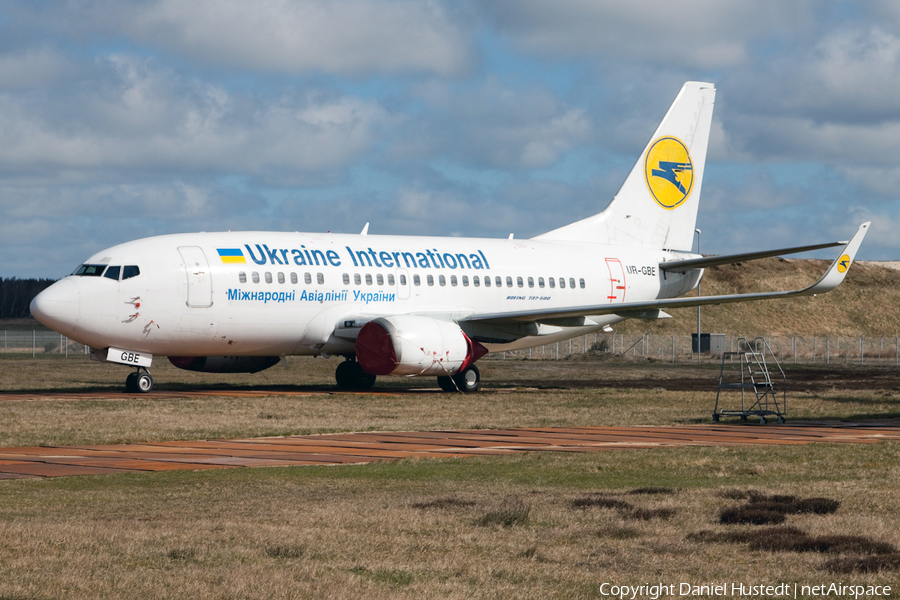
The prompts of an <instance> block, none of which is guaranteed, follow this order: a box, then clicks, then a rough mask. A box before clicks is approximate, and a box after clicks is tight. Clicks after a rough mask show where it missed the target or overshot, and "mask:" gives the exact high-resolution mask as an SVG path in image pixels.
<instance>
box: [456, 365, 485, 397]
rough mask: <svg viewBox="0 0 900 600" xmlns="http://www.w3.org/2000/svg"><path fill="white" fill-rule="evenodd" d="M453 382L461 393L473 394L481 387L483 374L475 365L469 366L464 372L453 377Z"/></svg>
mask: <svg viewBox="0 0 900 600" xmlns="http://www.w3.org/2000/svg"><path fill="white" fill-rule="evenodd" d="M453 381H454V382H456V386H457V387H458V388H459V391H461V392H463V393H465V394H473V393H475V392H477V391H478V389H479V388H480V387H481V373H480V372H479V371H478V367H476V366H475V365H469V366H468V367H466V369H465V370H464V371H461V372H459V373H457V374H456V375H454V376H453Z"/></svg>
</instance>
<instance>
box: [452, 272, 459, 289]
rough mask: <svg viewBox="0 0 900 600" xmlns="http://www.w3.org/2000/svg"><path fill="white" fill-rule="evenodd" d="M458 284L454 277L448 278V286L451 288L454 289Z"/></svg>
mask: <svg viewBox="0 0 900 600" xmlns="http://www.w3.org/2000/svg"><path fill="white" fill-rule="evenodd" d="M458 283H459V281H457V279H456V275H451V276H450V285H452V286H453V287H456V285H457V284H458Z"/></svg>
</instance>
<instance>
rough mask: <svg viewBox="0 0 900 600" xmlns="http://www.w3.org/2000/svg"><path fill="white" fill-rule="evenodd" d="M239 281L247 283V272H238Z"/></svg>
mask: <svg viewBox="0 0 900 600" xmlns="http://www.w3.org/2000/svg"><path fill="white" fill-rule="evenodd" d="M238 281H240V282H241V283H247V274H246V273H244V272H243V271H241V272H240V273H238Z"/></svg>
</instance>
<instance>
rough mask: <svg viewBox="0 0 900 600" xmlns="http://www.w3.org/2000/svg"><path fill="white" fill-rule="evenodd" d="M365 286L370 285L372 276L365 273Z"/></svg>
mask: <svg viewBox="0 0 900 600" xmlns="http://www.w3.org/2000/svg"><path fill="white" fill-rule="evenodd" d="M366 285H372V274H371V273H366Z"/></svg>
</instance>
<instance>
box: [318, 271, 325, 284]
mask: <svg viewBox="0 0 900 600" xmlns="http://www.w3.org/2000/svg"><path fill="white" fill-rule="evenodd" d="M316 283H318V284H319V285H322V284H323V283H325V274H324V273H316Z"/></svg>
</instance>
